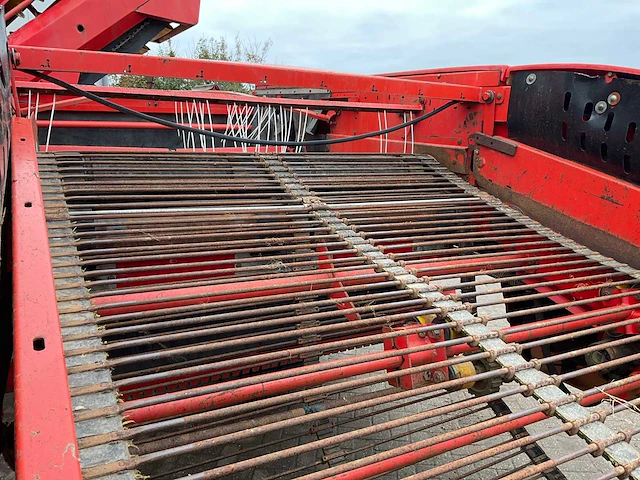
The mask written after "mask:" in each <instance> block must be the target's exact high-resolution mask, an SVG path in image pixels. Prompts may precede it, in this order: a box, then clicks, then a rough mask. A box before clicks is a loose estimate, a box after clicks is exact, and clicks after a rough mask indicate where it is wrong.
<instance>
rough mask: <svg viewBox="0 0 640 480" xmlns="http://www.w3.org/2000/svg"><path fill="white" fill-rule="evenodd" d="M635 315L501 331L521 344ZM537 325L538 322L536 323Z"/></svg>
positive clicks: (459, 349)
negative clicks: (515, 330)
mask: <svg viewBox="0 0 640 480" xmlns="http://www.w3.org/2000/svg"><path fill="white" fill-rule="evenodd" d="M632 314H633V310H627V311H624V312H619V313H607V314H602V315H598V316H593V317H588V318H583V319H580V320H572V318H575V315H580V314H575V315H567V316H565V317H562V318H565V319H566V322H563V323H558V324H554V325H546V326H545V325H544V321H543V322H541V323H542V325H540V326H535V323H533V324H528V325H527V326H528V327H531V328H529V329H527V330H523V331H517V332H512V331H510V330H512V329H514V328H515V329H519V328H521V327H507V328H504V329H501V331H502V332H503V334H504V341H505V342H507V343H521V342H526V341H530V340H535V339H537V338H544V337H550V336H552V335H561V334H563V333H567V332H573V331H576V330H580V329H582V328H590V327H593V326H594V325H606V324H607V323H614V322H622V321H624V320H626V319H628V318H630V317H631V315H632ZM552 320H553V321H554V322H556V321H558V320H559V319H558V318H554V319H552ZM536 323H537V322H536ZM472 350H476V348H474V347H471V346H469V345H468V344H462V345H454V346H452V347H448V348H447V355H448V356H454V355H459V354H461V353H466V352H470V351H472Z"/></svg>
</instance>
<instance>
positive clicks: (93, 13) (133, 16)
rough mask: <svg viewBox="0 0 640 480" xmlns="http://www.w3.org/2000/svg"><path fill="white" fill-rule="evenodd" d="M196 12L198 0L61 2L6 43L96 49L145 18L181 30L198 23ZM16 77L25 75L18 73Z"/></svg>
mask: <svg viewBox="0 0 640 480" xmlns="http://www.w3.org/2000/svg"><path fill="white" fill-rule="evenodd" d="M27 3H31V2H22V3H21V4H20V5H18V6H16V7H15V8H14V9H13V10H12V11H11V12H8V16H9V17H11V18H12V17H13V16H15V14H14V13H19V12H20V11H21V10H23V9H24V8H26V7H27ZM199 10H200V0H183V1H181V2H180V8H175V6H174V4H172V3H171V2H165V1H163V0H118V1H117V2H104V1H102V0H65V1H64V2H56V3H54V4H53V5H51V6H50V7H49V8H47V9H46V10H44V11H43V12H42V13H41V14H40V15H38V16H37V17H36V18H34V19H33V20H31V21H30V22H27V23H26V24H25V25H23V26H22V27H20V28H19V29H17V30H16V31H15V32H13V33H12V34H11V35H9V39H10V40H9V41H10V42H11V44H13V45H32V46H47V47H57V48H69V49H77V50H100V49H102V48H104V47H105V46H107V45H108V44H109V43H111V42H112V41H114V40H116V39H117V38H119V37H120V36H121V35H123V34H125V33H126V32H127V31H129V30H130V29H132V28H134V27H136V26H137V25H139V24H140V23H141V22H143V21H144V20H145V19H147V18H154V19H160V20H164V21H166V22H175V23H179V24H181V28H180V31H182V30H184V29H185V28H188V27H191V26H193V25H195V24H196V23H198V16H199ZM18 78H19V79H25V78H29V75H28V74H24V73H22V74H19V75H18ZM67 78H70V77H69V76H67ZM73 78H74V79H76V80H77V78H78V76H77V75H75V76H74V77H73Z"/></svg>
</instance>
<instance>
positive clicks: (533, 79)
mask: <svg viewBox="0 0 640 480" xmlns="http://www.w3.org/2000/svg"><path fill="white" fill-rule="evenodd" d="M537 78H538V77H537V76H536V74H535V73H530V74H529V75H527V79H526V82H527V85H533V84H534V83H535V82H536V79H537Z"/></svg>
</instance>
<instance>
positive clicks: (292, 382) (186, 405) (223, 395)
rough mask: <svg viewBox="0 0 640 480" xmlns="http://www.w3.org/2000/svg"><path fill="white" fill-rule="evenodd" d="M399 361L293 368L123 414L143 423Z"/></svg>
mask: <svg viewBox="0 0 640 480" xmlns="http://www.w3.org/2000/svg"><path fill="white" fill-rule="evenodd" d="M369 355H372V354H369ZM362 357H363V358H365V357H367V355H362ZM402 362H403V357H402V355H397V356H395V357H389V358H383V359H380V360H370V361H363V362H361V363H357V364H355V365H347V366H344V367H338V368H331V369H328V370H323V371H319V372H313V373H307V374H303V375H295V369H292V370H290V373H291V374H292V376H290V377H287V378H283V379H280V380H272V381H269V382H261V383H257V384H254V385H247V386H245V387H239V388H235V389H233V390H227V391H223V392H215V393H210V394H206V395H198V396H195V397H189V398H183V399H180V400H174V401H171V402H166V403H160V404H156V405H149V406H146V407H140V408H136V409H132V410H129V411H127V412H126V414H125V417H126V418H127V420H133V421H134V422H136V423H142V422H148V421H152V420H158V419H160V418H169V417H176V416H180V415H186V414H188V413H194V412H198V411H201V410H212V409H217V408H222V407H226V406H229V405H237V404H240V403H244V402H249V401H252V400H257V399H258V398H264V397H270V396H273V395H278V394H281V393H286V392H292V391H294V390H300V389H303V388H309V387H313V386H317V385H321V384H323V383H326V382H333V381H336V380H340V379H344V378H348V377H353V376H356V375H363V374H366V373H372V372H376V371H379V370H394V369H396V368H398V367H400V365H401V364H402Z"/></svg>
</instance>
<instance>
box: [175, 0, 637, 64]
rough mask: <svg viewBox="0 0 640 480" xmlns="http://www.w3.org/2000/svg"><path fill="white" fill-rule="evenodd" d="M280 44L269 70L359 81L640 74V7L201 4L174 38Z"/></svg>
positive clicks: (444, 0) (284, 0)
mask: <svg viewBox="0 0 640 480" xmlns="http://www.w3.org/2000/svg"><path fill="white" fill-rule="evenodd" d="M236 34H240V36H241V37H244V38H254V37H255V39H257V40H258V41H264V40H266V39H268V38H271V39H272V40H273V47H272V48H271V51H270V52H269V56H268V61H269V62H270V63H278V64H285V65H298V66H305V67H315V68H322V69H330V70H338V71H350V72H358V73H379V72H386V71H393V70H408V69H417V68H428V67H442V66H450V65H472V64H489V63H506V64H512V65H513V64H525V63H536V62H574V61H575V62H591V63H609V64H618V65H627V66H635V67H640V1H639V0H610V1H607V0H600V1H598V0H580V1H578V0H555V1H554V0H522V1H517V0H477V1H476V0H468V1H464V0H439V1H435V0H396V1H393V0H351V1H348V0H345V1H335V0H324V1H322V2H306V1H299V0H298V1H289V0H201V11H200V22H199V24H198V25H197V26H195V27H193V28H191V29H190V30H188V31H186V32H184V33H182V34H181V35H179V36H178V37H176V43H177V45H178V48H179V49H181V50H182V49H184V50H186V49H188V48H189V47H190V46H191V45H193V43H194V41H195V40H196V39H197V38H198V37H200V36H201V35H206V36H214V37H219V36H226V37H227V38H228V39H229V40H232V39H233V38H234V37H235V36H236Z"/></svg>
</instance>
